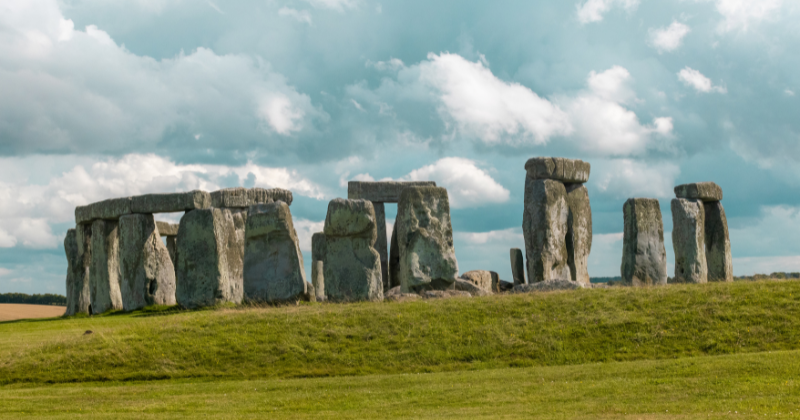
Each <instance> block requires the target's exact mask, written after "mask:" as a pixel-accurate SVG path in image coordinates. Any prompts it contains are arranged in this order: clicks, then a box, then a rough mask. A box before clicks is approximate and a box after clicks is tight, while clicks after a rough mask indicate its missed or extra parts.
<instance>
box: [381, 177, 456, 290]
mask: <svg viewBox="0 0 800 420" xmlns="http://www.w3.org/2000/svg"><path fill="white" fill-rule="evenodd" d="M395 225H396V226H397V243H398V245H399V251H400V262H399V266H400V267H399V274H400V285H401V288H402V291H403V292H404V293H406V292H409V291H415V292H416V291H421V290H428V289H438V290H444V289H449V288H452V287H453V283H454V282H455V280H456V277H457V274H458V261H456V252H455V248H454V246H453V227H452V225H451V223H450V200H449V198H448V196H447V190H446V189H444V188H440V187H408V188H405V189H403V191H402V192H401V193H400V201H399V203H398V205H397V221H396V222H395Z"/></svg>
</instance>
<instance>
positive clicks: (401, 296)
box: [384, 286, 422, 302]
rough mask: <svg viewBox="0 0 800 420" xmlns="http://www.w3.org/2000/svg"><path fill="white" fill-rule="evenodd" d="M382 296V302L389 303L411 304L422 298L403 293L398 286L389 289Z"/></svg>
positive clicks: (414, 294) (413, 294)
mask: <svg viewBox="0 0 800 420" xmlns="http://www.w3.org/2000/svg"><path fill="white" fill-rule="evenodd" d="M384 296H385V297H384V300H387V301H390V302H413V301H415V300H420V299H422V296H420V295H418V294H416V293H403V292H402V291H401V290H400V286H397V287H393V288H392V289H389V291H388V292H386V294H385V295H384Z"/></svg>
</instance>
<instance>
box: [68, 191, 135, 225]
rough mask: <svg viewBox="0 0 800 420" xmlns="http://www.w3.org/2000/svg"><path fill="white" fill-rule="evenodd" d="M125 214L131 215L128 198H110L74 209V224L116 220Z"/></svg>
mask: <svg viewBox="0 0 800 420" xmlns="http://www.w3.org/2000/svg"><path fill="white" fill-rule="evenodd" d="M126 214H131V199H130V197H123V198H110V199H108V200H103V201H98V202H97V203H92V204H89V205H86V206H78V207H75V222H76V223H78V224H81V223H90V222H91V221H93V220H97V219H105V220H117V219H119V218H120V217H121V216H124V215H126Z"/></svg>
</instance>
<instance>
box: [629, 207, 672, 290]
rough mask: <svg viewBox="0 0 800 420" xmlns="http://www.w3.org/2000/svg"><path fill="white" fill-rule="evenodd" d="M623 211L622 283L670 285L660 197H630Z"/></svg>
mask: <svg viewBox="0 0 800 420" xmlns="http://www.w3.org/2000/svg"><path fill="white" fill-rule="evenodd" d="M622 211H623V214H624V220H625V231H624V234H623V241H622V243H623V245H622V267H621V273H622V282H623V283H625V284H628V285H632V286H653V285H665V284H667V251H666V249H665V248H664V224H663V222H662V220H661V207H659V204H658V200H656V199H654V198H631V199H629V200H628V201H626V202H625V205H624V206H623V208H622Z"/></svg>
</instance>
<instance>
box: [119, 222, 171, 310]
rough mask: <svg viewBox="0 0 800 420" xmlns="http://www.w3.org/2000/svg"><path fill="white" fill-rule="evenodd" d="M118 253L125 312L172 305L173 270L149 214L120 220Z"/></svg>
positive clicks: (167, 253)
mask: <svg viewBox="0 0 800 420" xmlns="http://www.w3.org/2000/svg"><path fill="white" fill-rule="evenodd" d="M119 254H120V263H121V264H120V265H121V269H120V271H121V273H122V281H121V282H120V292H121V294H122V306H123V309H124V310H125V311H133V310H136V309H140V308H143V307H145V306H149V305H174V304H175V267H173V265H172V260H170V258H169V252H168V251H167V247H166V246H165V245H164V243H163V242H161V237H160V236H159V234H158V229H156V223H155V220H154V219H153V215H152V214H129V215H125V216H122V217H120V218H119Z"/></svg>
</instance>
